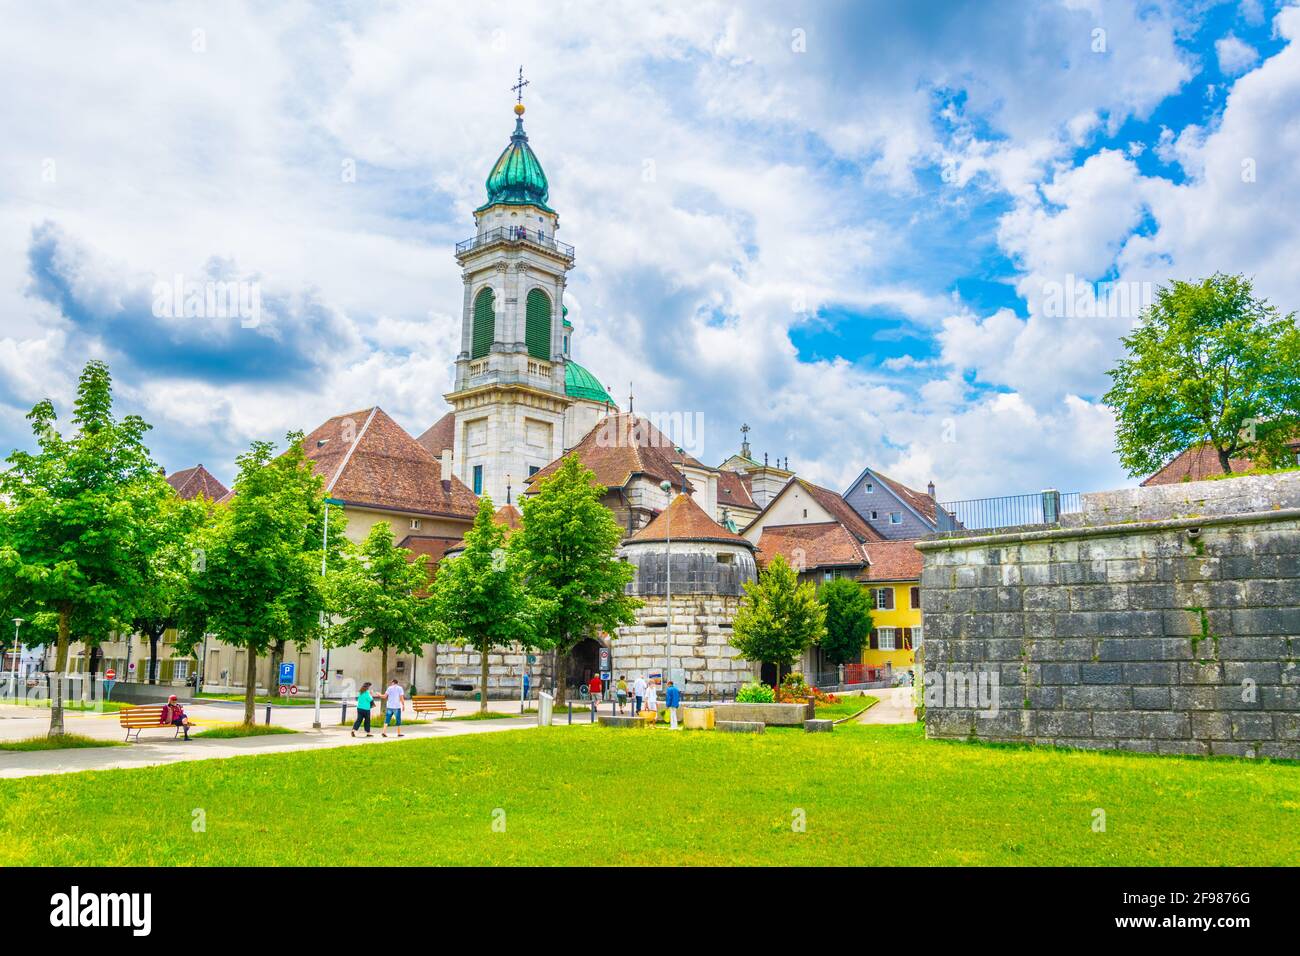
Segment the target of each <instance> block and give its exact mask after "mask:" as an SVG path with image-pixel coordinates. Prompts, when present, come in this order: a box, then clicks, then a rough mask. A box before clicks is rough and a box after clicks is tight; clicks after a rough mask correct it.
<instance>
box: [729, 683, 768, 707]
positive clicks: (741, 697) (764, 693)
mask: <svg viewBox="0 0 1300 956" xmlns="http://www.w3.org/2000/svg"><path fill="white" fill-rule="evenodd" d="M736 703H738V704H775V703H776V692H775V691H773V690H772V688H770V687H768V686H767V685H766V684H746V685H745V686H743V687H742V688H740V690H739V691H737V692H736Z"/></svg>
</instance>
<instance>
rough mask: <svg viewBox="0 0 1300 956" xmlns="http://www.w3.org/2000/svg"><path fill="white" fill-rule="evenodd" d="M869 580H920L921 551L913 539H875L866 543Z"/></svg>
mask: <svg viewBox="0 0 1300 956" xmlns="http://www.w3.org/2000/svg"><path fill="white" fill-rule="evenodd" d="M867 556H868V557H869V558H870V559H871V567H869V568H867V573H866V575H865V578H866V580H869V581H920V580H921V564H922V560H921V558H922V555H921V552H920V551H918V550H916V542H915V541H877V542H875V543H873V544H869V545H867Z"/></svg>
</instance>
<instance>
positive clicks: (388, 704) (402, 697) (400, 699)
mask: <svg viewBox="0 0 1300 956" xmlns="http://www.w3.org/2000/svg"><path fill="white" fill-rule="evenodd" d="M405 703H406V693H405V692H404V691H403V690H402V685H401V684H399V683H397V678H396V677H394V678H393V679H392V681H391V682H390V683H389V685H388V690H386V691H384V729H383V730H382V731H380V733H379V736H381V737H387V736H388V724H389V722H390V721H392V722H393V723H395V724H397V736H399V737H400V736H402V705H403V704H405Z"/></svg>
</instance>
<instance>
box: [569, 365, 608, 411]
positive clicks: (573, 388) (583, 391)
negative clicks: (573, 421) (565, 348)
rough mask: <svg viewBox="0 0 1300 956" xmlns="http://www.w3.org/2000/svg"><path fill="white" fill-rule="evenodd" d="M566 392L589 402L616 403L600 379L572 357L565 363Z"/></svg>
mask: <svg viewBox="0 0 1300 956" xmlns="http://www.w3.org/2000/svg"><path fill="white" fill-rule="evenodd" d="M564 394H565V395H568V396H569V397H571V398H585V399H586V400H587V401H589V402H602V403H603V402H609V403H610V404H611V405H613V404H614V400H613V399H612V398H610V397H609V392H607V391H605V386H603V385H601V384H600V380H599V379H597V378H596V376H594V375H592V374H591V373H590V372H588V371H587V370H586V369H585V368H583V367H582V366H581V365H579V364H578V363H577V362H575V361H573V360H572V359H570V360H569V361H567V362H565V363H564Z"/></svg>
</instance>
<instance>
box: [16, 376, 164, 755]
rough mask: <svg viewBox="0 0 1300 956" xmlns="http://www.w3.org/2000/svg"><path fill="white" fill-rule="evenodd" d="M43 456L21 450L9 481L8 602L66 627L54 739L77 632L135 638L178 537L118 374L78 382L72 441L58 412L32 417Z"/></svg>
mask: <svg viewBox="0 0 1300 956" xmlns="http://www.w3.org/2000/svg"><path fill="white" fill-rule="evenodd" d="M27 419H28V421H30V422H31V423H32V431H33V433H34V435H35V438H36V446H37V450H36V451H35V452H26V451H15V452H13V454H11V455H10V456H9V458H8V459H7V463H8V465H9V467H8V468H7V469H5V470H4V471H3V472H0V498H3V499H4V500H6V501H7V506H6V508H5V514H4V519H3V521H2V522H0V593H2V594H7V595H10V596H13V595H21V603H22V604H23V605H25V606H27V607H29V608H33V609H40V610H41V611H44V612H48V613H52V614H54V615H55V616H56V617H57V620H58V636H57V640H56V643H55V654H54V671H53V673H54V679H53V686H52V687H51V701H50V736H51V737H57V736H60V735H62V734H63V732H64V730H63V676H64V675H65V674H66V672H67V667H68V647H69V644H70V643H71V637H72V635H73V634H74V633H76V634H77V635H78V636H79V637H81V639H82V640H83V641H84V642H85V643H86V644H87V647H92V646H95V645H97V644H98V643H99V642H101V641H102V640H104V639H105V638H106V637H108V635H109V634H110V632H112V631H113V630H121V629H125V628H126V627H127V626H128V622H130V620H131V619H132V618H133V617H134V616H135V614H136V613H137V612H138V611H139V609H140V607H141V606H142V605H143V604H144V603H145V601H146V599H147V597H148V589H149V587H150V567H151V565H152V563H153V561H154V560H155V558H156V555H157V553H158V551H159V549H160V548H161V547H162V546H163V543H164V542H165V541H166V539H167V537H168V535H169V534H170V529H169V526H168V525H167V523H166V522H165V520H164V518H165V512H164V505H165V502H166V501H167V500H168V498H169V497H170V496H171V494H172V490H171V488H170V486H169V485H168V484H167V482H166V480H165V479H164V478H163V477H162V475H161V474H160V473H159V470H158V466H157V464H155V463H154V461H153V459H152V458H151V457H150V455H149V449H148V448H146V447H145V443H144V436H145V433H146V432H147V431H148V430H149V426H148V425H147V424H146V423H145V422H144V420H143V419H142V418H140V417H139V416H136V415H128V416H126V417H124V418H122V419H118V418H116V417H115V416H114V414H113V384H112V378H111V376H110V375H109V371H108V366H107V365H106V364H105V363H103V362H101V361H91V362H88V363H87V364H86V366H85V368H84V369H83V370H82V372H81V376H80V378H79V379H78V381H77V397H76V401H75V403H74V406H73V413H72V417H71V424H72V426H73V427H74V428H75V429H76V431H75V434H73V435H71V436H70V437H68V436H64V435H62V434H60V432H59V431H58V429H57V428H56V425H57V424H58V416H57V415H56V413H55V410H54V403H53V402H51V401H49V400H48V399H47V400H45V401H42V402H40V403H38V404H37V405H36V406H35V407H34V408H33V409H32V410H31V412H30V413H28V415H27Z"/></svg>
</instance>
